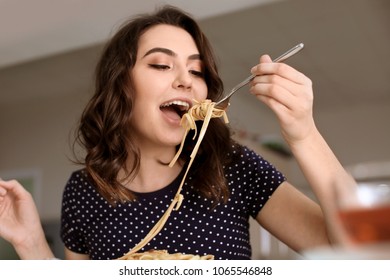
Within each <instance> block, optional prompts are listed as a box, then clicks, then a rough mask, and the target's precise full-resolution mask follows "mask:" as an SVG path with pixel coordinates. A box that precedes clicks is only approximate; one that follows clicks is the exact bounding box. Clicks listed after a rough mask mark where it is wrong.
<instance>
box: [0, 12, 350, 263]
mask: <svg viewBox="0 0 390 280" xmlns="http://www.w3.org/2000/svg"><path fill="white" fill-rule="evenodd" d="M251 72H252V73H253V74H255V75H256V78H255V79H254V80H253V82H252V83H251V87H250V93H252V94H253V95H254V96H256V97H257V99H258V100H260V101H262V102H263V103H265V104H266V105H267V106H269V107H270V108H271V109H272V110H273V111H274V112H275V115H276V117H277V118H278V120H279V123H280V126H281V131H282V134H283V136H284V138H285V140H286V142H287V144H288V145H289V147H290V148H291V151H292V152H293V154H294V156H295V158H296V159H297V161H298V163H299V164H300V166H301V168H302V171H303V173H304V175H305V176H306V179H307V180H308V182H309V183H310V185H311V187H312V189H313V191H314V193H315V194H316V196H317V199H318V201H319V205H318V204H316V203H315V202H313V201H312V200H310V199H309V198H307V197H306V196H304V195H303V194H302V193H301V192H299V191H298V190H297V189H296V188H294V187H293V186H292V185H291V184H290V183H289V182H288V181H287V180H286V178H285V177H284V176H283V175H282V174H281V173H280V172H279V171H278V170H277V169H276V168H275V167H274V166H273V165H272V164H270V163H269V162H267V161H266V160H265V159H264V158H262V157H261V156H260V155H257V154H256V153H254V152H253V151H251V150H249V149H248V148H246V147H243V146H241V145H240V144H239V143H235V142H234V141H233V140H232V139H231V138H230V137H231V135H230V131H229V128H228V127H227V126H226V125H225V123H224V122H223V120H222V119H220V118H213V119H212V120H211V122H210V124H209V127H208V129H207V132H206V134H205V137H204V139H203V141H202V143H201V146H200V149H199V151H198V153H197V156H196V158H195V160H194V162H193V164H192V166H191V167H190V169H189V173H188V174H187V175H186V174H185V170H186V167H187V164H188V162H189V155H190V153H191V152H192V149H193V148H194V143H195V142H196V140H197V139H196V138H195V139H193V136H194V135H193V134H191V133H190V135H188V136H187V139H186V142H185V148H184V149H183V152H182V153H181V155H180V158H179V160H178V161H177V162H176V163H175V164H174V165H173V166H172V167H170V166H169V163H170V161H171V160H172V158H173V157H174V156H175V154H176V152H177V149H178V146H179V145H180V143H181V140H182V138H183V134H184V129H183V127H182V126H181V125H180V121H181V118H182V115H183V114H184V113H185V112H186V111H188V109H189V108H190V107H191V106H192V105H194V100H197V101H202V100H205V99H210V100H213V101H217V100H218V99H219V98H221V96H222V95H223V85H222V81H221V79H220V77H219V76H218V71H217V67H216V64H215V59H214V55H213V52H212V49H211V47H210V45H209V42H208V40H207V38H206V37H205V35H204V34H203V33H202V31H201V30H200V28H199V26H198V25H197V23H196V22H195V21H194V20H193V19H192V18H191V17H190V16H189V15H187V14H186V13H184V12H183V11H181V10H179V9H176V8H174V7H170V6H167V7H163V8H162V9H160V10H158V11H157V12H156V13H154V14H150V15H142V16H139V17H136V18H134V19H132V20H131V21H129V22H127V23H125V24H124V25H123V26H122V27H121V29H120V30H119V31H118V32H117V33H116V35H115V36H114V37H113V38H112V39H111V40H110V41H109V42H108V44H107V46H106V48H105V50H104V52H103V54H102V57H101V59H100V62H99V64H98V66H97V72H96V90H95V94H94V96H93V97H92V99H91V100H90V102H89V103H88V105H87V107H86V108H85V110H84V113H83V115H82V117H81V121H80V126H79V130H78V132H79V134H78V138H77V140H79V143H80V144H81V145H82V147H84V148H85V151H86V156H85V158H84V159H83V160H81V161H80V162H81V163H82V164H83V165H84V168H83V169H81V170H78V171H75V172H74V173H73V174H72V175H71V177H70V179H69V181H68V183H67V185H66V187H65V190H64V194H63V203H62V217H61V220H62V228H61V237H62V240H63V242H64V244H65V252H66V254H65V255H66V258H67V259H115V258H119V257H121V256H123V255H124V254H126V253H127V252H128V251H129V250H130V249H132V248H133V247H134V246H136V245H137V244H138V243H139V242H141V240H142V239H143V238H144V237H145V236H146V235H147V234H148V233H149V231H150V230H151V229H152V227H153V226H154V225H155V224H156V223H157V222H158V221H159V219H160V218H161V216H162V215H163V214H164V213H165V211H166V210H167V208H168V207H169V205H170V204H171V202H172V199H173V198H174V196H175V194H176V192H177V190H178V188H179V185H180V182H181V180H182V179H183V178H184V176H185V175H186V176H185V183H184V186H183V190H182V192H181V193H182V195H183V197H184V199H183V201H182V204H181V206H180V208H179V209H178V210H177V211H173V212H172V213H171V214H170V217H169V218H168V220H167V221H166V223H165V225H164V227H163V228H162V229H161V231H160V232H159V233H158V234H157V235H156V236H155V237H154V238H153V239H152V240H150V241H149V242H148V243H147V244H146V245H145V246H144V247H143V248H142V249H140V252H142V251H147V250H149V249H156V250H168V251H169V252H170V253H176V252H180V253H186V254H196V255H206V254H211V255H214V256H215V258H216V259H250V258H251V245H250V243H249V221H248V220H249V218H250V217H251V216H252V217H253V218H255V219H256V220H257V221H258V222H259V224H261V225H262V226H263V227H264V228H266V229H267V230H269V231H270V232H271V233H272V234H273V235H275V236H276V237H277V238H279V239H280V240H281V241H283V242H284V243H285V244H287V245H288V246H290V247H291V248H292V249H294V250H296V251H301V250H304V249H308V248H311V247H315V246H320V245H325V244H329V243H330V242H332V241H334V240H335V234H334V224H333V223H332V221H333V214H334V205H333V203H334V197H333V192H332V188H331V187H332V186H334V185H335V184H336V183H338V182H341V181H343V180H344V181H345V180H350V178H349V175H348V174H347V173H346V172H345V170H344V168H343V167H342V166H341V164H340V163H339V162H338V160H337V159H336V157H335V156H334V154H333V153H332V151H331V149H330V148H329V147H328V145H327V144H326V142H325V141H324V139H323V138H322V136H321V135H320V133H319V131H318V130H317V128H316V125H315V122H314V120H313V116H312V100H313V92H312V85H311V81H310V79H308V78H307V77H306V76H305V75H303V74H302V73H300V72H298V71H297V70H295V69H293V68H292V67H290V66H288V65H286V64H284V63H273V62H272V60H271V58H270V57H269V56H267V55H264V56H262V57H261V58H260V61H259V64H257V65H256V66H255V67H253V68H252V69H251ZM201 124H202V122H201V121H198V122H197V125H198V127H199V128H198V130H199V129H200V126H201ZM0 203H1V204H0V235H1V236H3V237H4V238H5V239H7V240H9V241H10V242H11V243H12V244H13V245H14V246H15V248H16V250H17V252H18V253H19V255H20V256H21V258H51V257H53V256H52V253H51V251H50V249H49V248H48V246H47V244H46V243H45V241H44V236H43V231H42V228H41V226H40V225H39V223H37V222H36V221H37V220H38V215H37V211H36V210H35V206H34V203H33V201H32V199H31V196H29V195H28V194H27V193H26V192H25V191H24V189H23V188H22V186H20V185H19V184H18V183H17V182H15V181H10V182H3V181H1V182H0ZM30 216H32V218H33V220H31V219H30V218H28V217H30ZM31 248H35V249H34V250H31ZM29 252H30V253H29ZM31 252H34V253H33V254H32V253H31Z"/></svg>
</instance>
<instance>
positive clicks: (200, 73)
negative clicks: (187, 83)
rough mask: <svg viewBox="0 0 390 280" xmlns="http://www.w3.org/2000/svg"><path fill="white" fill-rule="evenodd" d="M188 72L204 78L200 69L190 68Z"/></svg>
mask: <svg viewBox="0 0 390 280" xmlns="http://www.w3.org/2000/svg"><path fill="white" fill-rule="evenodd" d="M190 73H191V74H192V75H195V76H197V77H200V78H204V75H203V72H201V71H197V70H190Z"/></svg>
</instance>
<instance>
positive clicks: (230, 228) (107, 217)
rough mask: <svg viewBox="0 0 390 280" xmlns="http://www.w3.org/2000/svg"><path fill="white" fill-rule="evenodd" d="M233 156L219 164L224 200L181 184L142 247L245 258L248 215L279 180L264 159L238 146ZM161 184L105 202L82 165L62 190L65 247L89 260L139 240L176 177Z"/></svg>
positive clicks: (107, 256)
mask: <svg viewBox="0 0 390 280" xmlns="http://www.w3.org/2000/svg"><path fill="white" fill-rule="evenodd" d="M240 151H241V154H240V155H239V157H238V158H239V160H236V161H235V162H232V163H231V164H229V165H228V166H225V174H226V175H225V176H226V178H227V180H228V186H229V189H230V192H231V195H230V198H229V201H228V203H227V204H218V205H217V206H216V207H214V208H212V207H211V202H210V201H209V200H208V199H205V198H204V197H202V196H200V195H199V194H198V193H197V192H196V189H195V186H194V185H193V184H192V182H193V180H192V178H191V172H190V173H189V175H188V177H187V179H186V183H185V185H184V186H183V190H182V194H183V195H184V201H183V204H182V205H181V207H180V209H179V210H178V211H173V212H172V214H171V216H170V217H169V219H168V221H167V222H166V224H165V226H164V228H163V229H162V230H161V232H160V233H159V234H158V235H157V236H156V237H155V238H154V239H153V240H151V241H150V242H149V243H148V244H147V245H146V246H145V247H144V248H143V249H142V250H149V249H166V250H168V251H169V252H170V253H176V252H181V253H187V254H197V255H205V254H213V255H214V256H215V258H216V259H250V258H251V245H250V242H249V217H250V216H252V217H255V216H256V215H257V213H258V212H259V211H260V210H261V208H262V207H263V205H264V204H265V203H266V202H267V200H268V199H269V197H270V196H271V195H272V193H273V192H274V191H275V189H276V188H277V187H278V186H279V185H280V184H281V183H282V182H283V181H284V180H285V178H284V176H283V175H282V174H281V173H280V172H279V171H277V170H276V169H275V168H274V167H273V166H272V165H271V164H270V163H269V162H267V161H266V160H264V159H263V158H262V157H260V156H259V155H257V154H256V153H254V152H253V151H251V150H249V149H247V148H244V149H242V150H240ZM182 176H183V175H181V176H179V177H178V178H176V179H175V180H174V181H173V182H172V183H171V184H170V185H168V186H167V187H165V188H163V189H161V190H158V191H155V192H151V193H138V194H137V197H138V200H137V201H136V202H129V203H124V204H118V205H117V206H116V207H113V206H111V205H110V204H109V203H107V201H106V200H105V199H104V198H103V197H102V196H101V195H100V194H99V193H98V192H97V191H96V189H95V187H94V185H93V184H91V183H90V182H89V181H88V179H87V178H86V176H85V172H84V171H83V170H79V171H76V172H74V173H73V174H72V175H71V177H70V179H69V181H68V183H67V185H66V187H65V190H64V193H63V202H62V217H61V220H62V224H61V237H62V240H63V242H64V244H65V246H66V247H67V248H68V249H70V250H72V251H74V252H77V253H82V254H89V255H90V258H91V259H102V260H105V259H114V258H118V257H120V256H122V255H124V254H126V253H127V252H128V251H129V250H130V249H131V248H133V247H134V246H135V245H136V244H137V243H139V242H140V241H141V240H142V238H144V237H145V236H146V234H147V233H148V232H149V231H150V229H151V228H152V227H153V225H154V224H155V223H156V222H157V221H158V220H159V218H160V217H161V216H162V215H163V214H164V213H165V211H166V209H167V208H168V206H169V204H170V203H171V201H172V198H173V197H174V195H175V193H176V191H177V189H178V187H179V184H180V182H181V178H182Z"/></svg>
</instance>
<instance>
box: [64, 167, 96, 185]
mask: <svg viewBox="0 0 390 280" xmlns="http://www.w3.org/2000/svg"><path fill="white" fill-rule="evenodd" d="M92 186H93V184H92V183H91V180H90V179H89V176H88V173H87V171H86V170H85V169H78V170H75V171H73V172H72V173H71V174H70V176H69V179H68V181H67V183H66V187H65V188H66V189H76V188H84V189H85V188H90V187H92Z"/></svg>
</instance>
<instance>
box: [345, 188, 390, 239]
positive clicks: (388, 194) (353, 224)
mask: <svg viewBox="0 0 390 280" xmlns="http://www.w3.org/2000/svg"><path fill="white" fill-rule="evenodd" d="M338 200H339V201H338V206H339V209H338V217H339V220H340V225H341V227H342V229H343V231H344V235H345V237H346V238H347V240H348V242H347V243H348V245H352V246H359V245H371V244H378V243H386V244H390V182H389V181H376V182H358V183H357V184H356V185H354V186H348V187H346V188H344V189H342V190H341V191H340V192H339V193H338Z"/></svg>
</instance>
